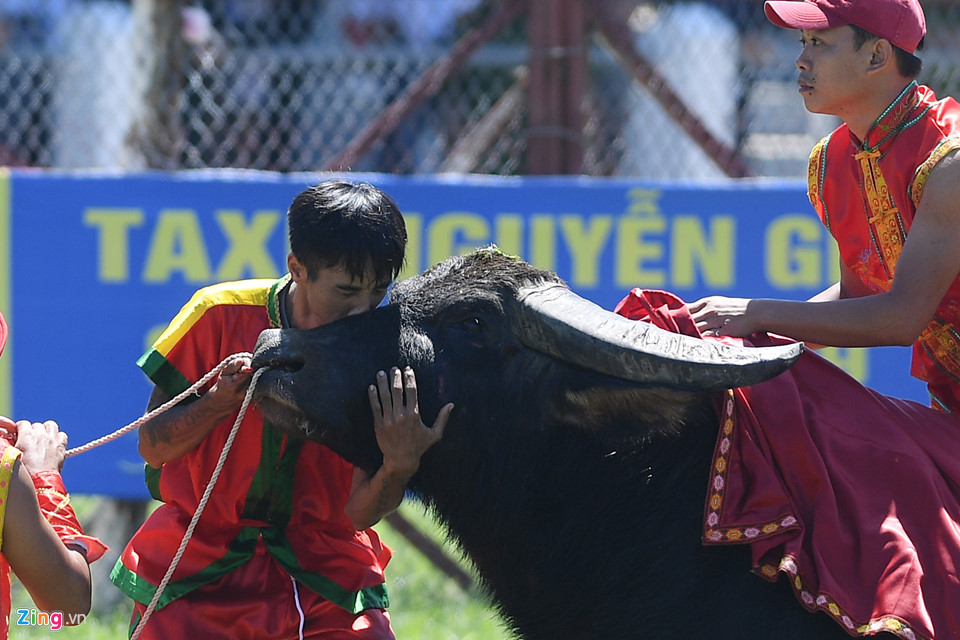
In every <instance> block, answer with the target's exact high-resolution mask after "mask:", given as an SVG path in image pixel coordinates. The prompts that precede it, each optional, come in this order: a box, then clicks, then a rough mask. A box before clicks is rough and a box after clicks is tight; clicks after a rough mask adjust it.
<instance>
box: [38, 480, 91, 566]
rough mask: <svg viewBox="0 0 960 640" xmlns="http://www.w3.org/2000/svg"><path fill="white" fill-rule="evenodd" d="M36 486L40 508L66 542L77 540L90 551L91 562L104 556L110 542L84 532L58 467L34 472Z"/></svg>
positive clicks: (88, 560)
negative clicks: (106, 543)
mask: <svg viewBox="0 0 960 640" xmlns="http://www.w3.org/2000/svg"><path fill="white" fill-rule="evenodd" d="M30 479H31V480H33V486H34V488H36V490H37V501H38V502H39V503H40V511H41V513H43V517H44V518H46V519H47V522H49V523H50V524H51V525H53V530H54V531H55V532H56V533H57V536H58V537H59V538H60V540H62V541H63V543H64V544H77V545H79V546H80V547H83V549H84V550H85V551H86V556H87V562H88V563H90V562H94V561H95V560H98V559H100V557H102V556H103V554H104V553H106V552H107V546H106V545H105V544H103V543H102V542H101V541H100V540H99V539H98V538H94V537H93V536H88V535H86V534H85V533H84V532H83V527H81V526H80V521H79V520H77V514H76V513H74V511H73V507H72V506H71V505H70V496H69V494H67V490H66V488H65V487H64V486H63V479H62V478H61V477H60V474H59V473H57V472H56V471H40V472H37V473H32V474H30Z"/></svg>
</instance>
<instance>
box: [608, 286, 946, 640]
mask: <svg viewBox="0 0 960 640" xmlns="http://www.w3.org/2000/svg"><path fill="white" fill-rule="evenodd" d="M616 311H617V313H620V314H621V315H623V316H626V317H628V318H632V319H635V320H642V321H646V322H652V323H654V324H656V325H657V326H660V327H662V328H665V329H668V330H671V331H682V332H684V333H687V334H690V335H695V336H699V332H698V331H697V329H696V325H695V324H694V323H693V320H692V318H690V315H689V312H688V311H687V308H686V306H685V304H684V303H683V301H682V300H680V299H679V298H677V297H676V296H674V295H673V294H670V293H666V292H662V291H645V290H640V289H635V290H633V291H631V292H630V294H629V295H628V296H627V297H626V298H625V299H624V300H623V301H621V302H620V304H619V305H618V306H617V308H616ZM706 339H720V340H723V341H728V342H734V343H739V342H743V343H745V344H747V345H748V346H749V345H752V346H757V347H761V346H767V345H772V344H782V343H783V342H785V339H784V338H780V337H776V336H768V335H766V334H754V335H753V336H751V338H750V340H748V341H746V340H745V341H740V340H739V339H733V338H706ZM718 412H719V419H720V428H719V430H718V436H717V442H716V447H715V453H714V461H713V462H714V464H713V467H712V468H711V469H710V473H709V476H708V477H705V478H704V482H706V483H708V492H707V503H706V505H705V507H704V537H703V543H704V544H706V545H722V544H748V545H750V547H751V549H752V556H753V561H754V567H753V569H754V571H755V572H757V573H758V574H759V575H760V576H762V577H764V578H767V579H769V580H776V579H777V578H778V576H779V575H780V573H781V572H782V573H786V574H787V575H788V577H789V579H790V580H791V582H792V584H793V586H794V589H795V592H796V594H797V596H798V598H799V600H800V601H801V603H802V604H803V606H805V607H806V608H808V609H810V610H817V609H819V610H823V611H824V612H826V613H827V614H828V615H830V616H831V617H833V618H834V619H835V620H836V621H837V622H838V623H839V624H840V625H842V626H843V627H844V628H845V629H846V630H847V631H848V632H849V633H850V634H851V635H861V636H866V635H873V634H875V633H877V632H878V631H881V630H882V631H888V632H893V633H895V634H897V635H899V636H901V637H904V638H934V637H936V638H948V637H949V638H955V637H960V581H958V575H960V574H958V570H960V454H958V452H960V418H958V417H955V416H951V415H949V414H944V413H942V412H940V411H936V410H934V409H931V408H929V407H926V406H923V405H920V404H918V403H915V402H911V401H907V400H899V399H894V398H890V397H886V396H883V395H881V394H879V393H876V392H874V391H872V390H870V389H867V388H866V387H864V386H863V385H861V384H860V383H858V382H857V381H856V380H854V379H853V378H851V377H850V376H848V375H847V374H846V373H845V372H843V371H842V370H841V369H839V368H838V367H836V366H834V365H833V364H831V363H830V362H829V361H827V360H826V359H824V358H822V357H821V356H819V355H817V354H816V353H814V352H812V351H807V352H805V353H804V355H803V356H802V357H801V358H800V360H799V361H798V362H797V363H796V364H795V365H793V366H792V367H791V368H790V369H789V370H788V371H786V372H785V373H783V374H781V375H779V376H777V377H776V378H774V379H772V380H769V381H767V382H764V383H761V384H758V385H754V386H752V387H746V388H741V389H735V390H731V391H728V392H726V393H724V394H721V397H720V399H719V401H718Z"/></svg>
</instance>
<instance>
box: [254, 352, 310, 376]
mask: <svg viewBox="0 0 960 640" xmlns="http://www.w3.org/2000/svg"><path fill="white" fill-rule="evenodd" d="M305 364H306V358H304V357H303V355H302V354H300V353H296V352H294V353H287V354H277V353H263V354H259V355H256V356H254V358H253V362H252V363H251V366H252V367H253V368H254V369H284V370H286V371H291V372H296V371H300V369H303V367H304V365H305Z"/></svg>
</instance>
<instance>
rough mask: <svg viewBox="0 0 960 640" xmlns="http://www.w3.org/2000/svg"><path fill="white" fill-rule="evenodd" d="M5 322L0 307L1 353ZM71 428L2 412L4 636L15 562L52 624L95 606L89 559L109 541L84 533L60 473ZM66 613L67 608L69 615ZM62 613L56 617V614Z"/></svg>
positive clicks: (0, 588) (0, 599) (0, 616)
mask: <svg viewBox="0 0 960 640" xmlns="http://www.w3.org/2000/svg"><path fill="white" fill-rule="evenodd" d="M6 341H7V324H6V322H5V321H4V318H3V315H2V314H0V354H2V353H3V347H4V345H5V344H6ZM66 447H67V436H66V434H65V433H63V432H61V431H60V429H59V426H58V425H57V423H56V422H54V421H52V420H47V421H46V422H43V423H40V422H30V421H29V420H19V421H16V422H14V421H13V420H11V419H9V418H7V417H5V416H0V545H2V548H3V555H2V556H0V638H6V637H7V634H8V631H9V627H10V613H11V602H10V570H11V568H12V569H13V572H14V573H16V574H17V578H19V580H20V582H21V583H22V584H23V585H24V587H26V589H27V592H28V593H29V594H30V597H31V598H33V601H34V603H36V605H37V606H38V607H39V608H40V610H41V611H44V612H46V613H48V614H51V615H56V616H59V618H58V619H52V620H51V624H53V625H58V624H66V623H68V622H75V621H77V620H78V619H79V620H82V617H81V618H77V615H78V614H79V615H83V616H85V615H86V614H87V613H88V612H89V611H90V591H91V588H90V569H89V568H88V563H90V562H93V561H94V560H96V559H98V558H99V557H100V556H102V555H103V554H104V552H105V551H106V550H107V548H106V547H105V546H104V545H103V544H102V543H101V542H100V541H99V540H97V539H96V538H93V537H90V536H87V535H84V533H83V528H82V527H81V526H80V522H79V521H78V520H77V516H76V514H75V513H74V511H73V507H72V506H70V496H69V495H68V494H67V490H66V489H65V488H64V486H63V480H62V479H61V478H60V469H61V468H62V467H63V461H64V458H65V454H66ZM64 614H66V615H64ZM58 620H59V622H58Z"/></svg>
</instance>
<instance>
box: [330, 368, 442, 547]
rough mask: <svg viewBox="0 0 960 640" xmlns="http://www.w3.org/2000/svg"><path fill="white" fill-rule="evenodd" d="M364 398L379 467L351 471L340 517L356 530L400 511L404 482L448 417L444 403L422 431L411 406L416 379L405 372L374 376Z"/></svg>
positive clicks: (415, 404)
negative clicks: (380, 461)
mask: <svg viewBox="0 0 960 640" xmlns="http://www.w3.org/2000/svg"><path fill="white" fill-rule="evenodd" d="M367 395H368V396H369V398H370V410H371V411H372V412H373V426H374V429H375V430H376V435H377V444H378V445H379V446H380V451H381V453H383V464H382V465H381V466H380V468H379V469H378V470H377V472H376V473H375V474H373V475H372V476H369V475H367V474H366V473H364V472H363V471H362V470H361V469H359V468H357V469H356V470H355V471H354V475H353V487H352V488H351V491H350V498H349V499H348V500H347V504H346V509H345V511H346V513H347V517H349V518H350V521H351V522H352V523H353V526H354V528H356V529H357V530H360V529H366V528H367V527H370V526H373V525H374V524H376V523H377V522H379V521H380V519H381V518H383V517H384V516H385V515H387V514H388V513H390V512H391V511H393V510H394V509H396V508H397V507H398V506H400V501H401V500H403V494H404V493H405V492H406V488H407V482H409V480H410V478H412V477H413V474H415V473H416V472H417V469H419V468H420V457H421V456H422V455H423V454H424V452H426V450H427V449H429V448H430V447H432V446H433V445H434V444H436V443H437V442H438V441H439V440H440V438H441V437H443V430H444V429H445V428H446V426H447V420H449V418H450V412H451V411H453V404H452V403H448V404H446V405H445V406H444V407H443V408H442V409H440V413H439V414H438V415H437V419H436V420H434V422H433V426H432V427H428V426H427V425H425V424H424V423H423V419H422V418H421V417H420V406H419V404H418V402H417V378H416V376H415V375H414V373H413V369H411V368H409V367H407V368H406V369H404V370H403V371H400V369H398V368H397V367H394V368H393V369H391V370H390V373H389V374H388V373H386V372H384V371H380V372H378V373H377V381H376V384H372V385H370V386H369V387H368V388H367Z"/></svg>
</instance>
